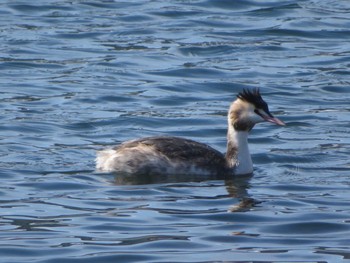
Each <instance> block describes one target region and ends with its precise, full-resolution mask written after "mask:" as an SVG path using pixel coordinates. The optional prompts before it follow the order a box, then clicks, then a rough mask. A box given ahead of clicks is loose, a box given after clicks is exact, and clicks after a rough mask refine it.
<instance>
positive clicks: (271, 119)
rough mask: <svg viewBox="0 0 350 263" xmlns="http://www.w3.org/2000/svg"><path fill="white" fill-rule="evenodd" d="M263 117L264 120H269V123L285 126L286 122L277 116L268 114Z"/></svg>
mask: <svg viewBox="0 0 350 263" xmlns="http://www.w3.org/2000/svg"><path fill="white" fill-rule="evenodd" d="M263 118H264V120H265V121H268V122H271V123H274V124H277V125H280V126H286V124H285V123H284V122H283V121H281V120H280V119H278V118H275V117H270V116H263Z"/></svg>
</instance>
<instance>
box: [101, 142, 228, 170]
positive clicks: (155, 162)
mask: <svg viewBox="0 0 350 263" xmlns="http://www.w3.org/2000/svg"><path fill="white" fill-rule="evenodd" d="M116 160H117V162H116ZM97 168H103V170H107V171H116V172H124V173H130V174H143V173H146V174H148V173H156V174H186V173H190V174H203V175H206V174H214V175H223V174H225V173H227V172H228V171H229V170H228V169H227V163H226V159H225V156H224V155H223V154H222V153H220V152H219V151H217V150H215V149H214V148H212V147H210V146H208V145H206V144H203V143H199V142H196V141H193V140H188V139H183V138H179V137H166V136H164V137H146V138H142V139H137V140H132V141H128V142H125V143H122V144H121V145H119V146H117V147H115V148H113V149H109V150H104V151H101V152H100V153H99V157H98V158H97Z"/></svg>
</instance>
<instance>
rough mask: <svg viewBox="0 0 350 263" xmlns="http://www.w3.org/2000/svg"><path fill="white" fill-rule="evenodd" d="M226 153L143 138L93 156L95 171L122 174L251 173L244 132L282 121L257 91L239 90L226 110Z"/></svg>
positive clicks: (181, 141) (189, 142) (196, 144)
mask: <svg viewBox="0 0 350 263" xmlns="http://www.w3.org/2000/svg"><path fill="white" fill-rule="evenodd" d="M227 119H228V131H227V152H226V154H222V153H220V152H219V151H217V150H215V149H213V148H212V147H210V146H208V145H206V144H203V143H199V142H196V141H193V140H188V139H183V138H178V137H167V136H164V137H163V136H161V137H146V138H141V139H136V140H131V141H127V142H124V143H122V144H120V145H118V146H115V147H114V148H112V149H105V150H102V151H99V152H98V153H97V158H96V168H97V170H99V171H104V172H118V173H119V172H120V173H126V174H164V175H167V174H168V175H169V174H191V175H195V174H196V175H214V176H222V175H224V176H226V175H245V174H251V173H252V172H253V163H252V159H251V156H250V153H249V148H248V133H249V131H250V130H251V129H252V128H253V127H254V125H255V124H257V123H260V122H263V121H268V122H272V123H274V124H277V125H281V126H283V125H285V124H284V122H282V121H281V120H279V119H277V118H275V117H273V116H272V114H271V113H270V111H269V108H268V105H267V103H266V102H265V101H264V100H263V99H262V97H261V95H260V92H259V89H253V90H243V91H242V92H240V93H239V94H238V95H237V99H236V100H235V101H234V102H232V104H231V106H230V109H229V111H228V118H227Z"/></svg>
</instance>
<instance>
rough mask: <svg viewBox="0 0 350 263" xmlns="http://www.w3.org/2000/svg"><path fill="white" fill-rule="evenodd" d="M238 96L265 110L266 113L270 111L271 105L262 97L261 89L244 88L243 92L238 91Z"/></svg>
mask: <svg viewBox="0 0 350 263" xmlns="http://www.w3.org/2000/svg"><path fill="white" fill-rule="evenodd" d="M237 97H238V98H240V99H241V100H244V101H246V102H249V103H251V104H253V105H254V106H255V107H256V108H257V109H261V110H264V111H265V112H266V113H270V112H269V107H268V105H267V103H266V102H265V101H264V100H263V98H262V97H261V94H260V91H259V89H258V88H256V89H251V90H250V89H244V90H243V91H242V92H240V93H238V95H237Z"/></svg>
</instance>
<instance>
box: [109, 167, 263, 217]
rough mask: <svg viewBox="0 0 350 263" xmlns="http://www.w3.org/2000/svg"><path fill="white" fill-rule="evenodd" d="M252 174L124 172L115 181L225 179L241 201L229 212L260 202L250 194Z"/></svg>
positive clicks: (162, 181) (228, 188)
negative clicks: (222, 175)
mask: <svg viewBox="0 0 350 263" xmlns="http://www.w3.org/2000/svg"><path fill="white" fill-rule="evenodd" d="M251 178H252V175H246V176H240V177H233V178H232V177H230V178H227V177H221V176H220V177H218V176H206V177H205V178H203V176H201V175H192V176H189V175H188V174H173V175H166V176H165V175H161V174H127V173H125V174H123V173H114V180H113V183H114V184H116V185H147V184H165V183H166V184H169V183H190V182H203V181H210V180H224V182H225V188H226V191H227V193H228V196H229V197H232V198H235V199H238V200H239V203H236V204H233V205H232V206H230V207H229V208H228V209H227V211H228V212H246V211H249V210H250V209H252V208H253V207H254V206H255V205H257V204H259V203H260V202H259V201H257V200H255V199H254V198H252V197H251V196H249V194H248V191H247V189H248V188H249V181H250V179H251Z"/></svg>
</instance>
